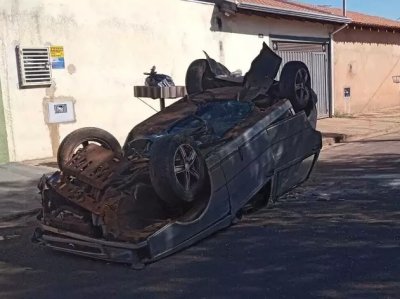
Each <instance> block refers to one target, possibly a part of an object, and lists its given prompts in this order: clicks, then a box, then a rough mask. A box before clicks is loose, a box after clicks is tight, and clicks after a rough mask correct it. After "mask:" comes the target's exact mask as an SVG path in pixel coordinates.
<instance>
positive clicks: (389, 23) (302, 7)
mask: <svg viewBox="0 0 400 299" xmlns="http://www.w3.org/2000/svg"><path fill="white" fill-rule="evenodd" d="M237 2H238V3H246V4H253V5H258V6H265V7H270V8H277V9H283V10H290V11H301V12H306V13H318V14H325V15H332V16H338V17H340V16H343V13H342V9H341V8H334V7H326V6H318V5H312V4H306V3H301V2H298V1H290V0H238V1H237ZM346 16H347V17H348V18H350V19H351V24H354V25H360V26H370V27H377V28H386V29H400V22H398V21H394V20H390V19H386V18H383V17H379V16H372V15H367V14H363V13H359V12H355V11H347V14H346Z"/></svg>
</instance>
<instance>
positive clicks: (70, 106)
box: [47, 101, 75, 124]
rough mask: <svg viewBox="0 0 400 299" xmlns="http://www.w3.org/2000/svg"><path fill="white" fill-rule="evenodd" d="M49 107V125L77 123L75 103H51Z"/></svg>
mask: <svg viewBox="0 0 400 299" xmlns="http://www.w3.org/2000/svg"><path fill="white" fill-rule="evenodd" d="M48 105H49V106H48V109H49V110H48V120H47V122H48V123H50V124H54V123H69V122H74V121H75V111H74V103H73V101H63V102H50V103H48Z"/></svg>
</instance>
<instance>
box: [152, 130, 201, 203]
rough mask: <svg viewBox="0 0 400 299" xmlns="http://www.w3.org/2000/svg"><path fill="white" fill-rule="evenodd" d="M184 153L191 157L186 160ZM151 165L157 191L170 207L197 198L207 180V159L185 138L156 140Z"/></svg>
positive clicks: (176, 137) (168, 137) (172, 137)
mask: <svg viewBox="0 0 400 299" xmlns="http://www.w3.org/2000/svg"><path fill="white" fill-rule="evenodd" d="M182 151H183V152H184V156H183V155H182ZM185 156H186V158H188V159H187V160H186V159H185V161H183V159H184V157H185ZM189 158H190V159H189ZM191 159H192V160H191ZM149 167H150V179H151V182H152V185H153V187H154V190H155V191H156V193H157V194H158V196H159V197H160V198H161V199H162V200H163V201H164V202H165V203H166V204H168V205H169V206H171V207H177V206H179V205H182V204H184V203H188V202H192V201H193V200H195V199H196V197H197V195H198V194H199V193H200V191H201V190H202V188H203V187H204V185H205V182H206V177H207V175H206V170H205V161H204V159H203V157H202V156H201V154H200V152H199V150H198V148H197V146H196V145H195V144H194V143H193V141H191V140H190V139H188V138H186V137H182V136H176V135H175V136H165V137H162V138H160V139H159V140H157V141H155V142H154V143H153V144H152V146H151V156H150V163H149ZM186 183H187V184H186ZM184 185H185V186H184Z"/></svg>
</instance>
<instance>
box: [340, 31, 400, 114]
mask: <svg viewBox="0 0 400 299" xmlns="http://www.w3.org/2000/svg"><path fill="white" fill-rule="evenodd" d="M334 41H335V42H334V51H335V56H334V57H335V61H334V76H335V114H343V113H345V114H356V113H362V112H367V111H373V110H376V109H380V108H385V107H392V106H399V105H400V84H394V83H393V80H392V76H396V75H400V34H399V33H395V34H394V33H392V32H386V31H380V32H378V31H376V30H375V31H369V30H365V29H364V30H360V29H358V30H354V29H353V28H350V29H346V30H344V31H341V32H340V33H338V34H337V35H336V36H335V38H334ZM345 87H350V88H351V98H350V100H345V99H344V96H343V89H344V88H345Z"/></svg>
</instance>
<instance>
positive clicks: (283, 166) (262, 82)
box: [33, 44, 321, 269]
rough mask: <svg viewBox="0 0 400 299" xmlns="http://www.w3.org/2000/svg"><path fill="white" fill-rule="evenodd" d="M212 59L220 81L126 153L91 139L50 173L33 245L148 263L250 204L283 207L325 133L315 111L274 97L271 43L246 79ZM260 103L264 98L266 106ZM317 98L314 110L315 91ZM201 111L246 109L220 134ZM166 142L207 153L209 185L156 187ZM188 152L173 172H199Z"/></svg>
mask: <svg viewBox="0 0 400 299" xmlns="http://www.w3.org/2000/svg"><path fill="white" fill-rule="evenodd" d="M207 61H208V62H207V63H208V67H209V70H211V72H210V73H211V74H212V76H214V77H213V79H214V81H213V80H209V81H208V84H210V82H213V84H216V85H217V86H211V88H210V87H208V88H206V89H205V90H200V91H199V92H197V93H191V94H189V95H188V96H186V97H184V98H183V99H181V100H180V101H178V102H176V103H174V104H173V105H171V106H169V107H167V108H166V109H165V110H163V111H161V112H159V113H157V114H155V115H154V116H152V117H151V118H149V119H147V120H145V121H144V122H143V123H141V124H139V125H137V126H136V127H135V128H134V129H133V130H132V131H131V132H130V134H129V135H128V137H127V140H126V142H125V144H124V147H123V153H122V154H117V153H116V152H115V151H113V150H111V149H109V148H106V147H104V146H99V145H98V144H86V146H85V147H83V148H82V149H80V150H79V151H77V152H75V153H74V155H73V156H72V157H71V159H69V160H68V161H66V163H65V165H63V167H62V170H61V171H57V172H55V173H53V174H51V175H44V176H43V177H42V179H41V180H40V182H39V190H40V192H41V195H42V211H41V213H40V215H39V217H38V218H39V220H40V222H41V223H40V225H39V226H38V227H37V228H36V230H35V232H34V235H33V241H34V242H37V243H39V244H41V245H45V246H47V247H49V248H52V249H55V250H58V251H63V252H68V253H73V254H76V255H81V256H86V257H90V258H95V259H102V260H107V261H113V262H120V263H127V264H131V265H132V267H133V268H135V269H140V268H143V266H144V265H145V264H146V263H150V262H154V261H156V260H159V259H161V258H163V257H165V256H168V255H170V254H172V253H174V252H177V251H179V250H181V249H183V248H185V247H188V246H190V245H192V244H194V243H195V242H197V241H199V240H201V239H204V238H205V237H207V236H209V235H211V234H212V233H214V232H216V231H219V230H221V229H223V228H226V227H228V226H230V225H231V224H232V223H234V222H235V221H236V220H237V219H238V218H240V216H241V215H242V214H243V213H244V212H245V211H246V210H254V209H256V208H259V207H262V206H266V205H269V204H272V203H274V202H275V201H276V200H277V198H278V197H279V196H281V195H283V194H284V193H286V192H287V191H288V190H290V189H291V188H294V187H296V186H298V185H299V184H301V183H302V182H304V181H305V180H307V179H308V177H309V176H310V173H311V171H312V169H313V167H314V165H315V163H316V161H317V159H318V155H319V152H320V149H321V134H320V132H318V131H316V130H315V127H314V125H313V124H312V122H310V111H308V113H307V111H306V109H294V107H295V106H296V105H293V102H292V101H291V100H289V99H287V98H283V97H280V96H279V95H277V94H274V92H273V86H274V84H275V85H276V81H274V80H273V78H274V77H275V75H276V73H277V71H278V69H279V65H280V63H281V60H280V58H279V57H277V56H276V55H275V54H274V53H273V52H272V51H271V50H270V49H269V48H268V47H266V45H265V44H264V46H263V49H262V50H261V52H260V55H259V56H257V57H256V59H255V60H254V61H253V63H252V67H251V68H250V71H249V72H248V73H247V74H246V76H245V77H244V78H239V79H238V78H237V77H235V78H234V77H232V76H229V75H228V76H225V77H224V76H223V75H221V74H218V70H215V68H218V67H220V65H218V64H216V63H215V61H213V60H212V59H210V58H209V57H207ZM213 67H214V69H213ZM260 78H261V79H260ZM189 79H190V78H189ZM189 81H190V80H189ZM189 84H190V82H189ZM187 85H188V79H187ZM271 94H272V96H271ZM232 99H233V100H232ZM260 99H261V102H263V104H257V101H259V100H260ZM265 99H267V100H266V101H267V104H265V102H266V101H265ZM310 101H313V105H314V107H315V101H316V99H315V97H314V98H313V99H310ZM218 105H219V106H218ZM199 107H202V108H201V109H203V110H204V111H205V112H204V114H203V115H208V114H207V113H209V110H207V109H214V107H217V108H218V107H219V108H218V109H222V110H223V111H227V110H226V109H233V110H232V111H239V112H237V115H240V117H241V118H240V119H239V118H238V119H235V118H232V117H234V116H235V113H231V114H229V115H230V116H229V117H231V118H229V117H228V118H227V120H228V121H230V122H231V125H230V127H229V128H228V129H226V130H224V131H221V132H219V131H218V130H220V127H221V123H217V125H216V126H215V128H214V129H210V128H208V127H207V123H205V124H204V120H203V119H200V120H198V118H201V117H203V115H202V114H199V113H198V111H200V108H199ZM210 107H211V108H210ZM221 107H222V108H221ZM248 107H250V108H248ZM235 109H236V110H235ZM240 109H242V110H240ZM243 109H244V110H243ZM246 109H247V110H246ZM296 110H297V111H296ZM243 111H245V112H243ZM196 113H197V114H196ZM199 115H200V116H199ZM210 115H211V114H210ZM243 115H245V116H244V117H243ZM208 116H209V115H208ZM208 116H207V117H208ZM232 119H233V120H232ZM182 120H183V122H182ZM214 120H215V118H214ZM199 122H200V123H201V126H198V123H199ZM194 123H196V126H193V124H194ZM166 138H167V139H168V140H167V141H168V142H171V138H172V140H174V142H177V140H178V141H179V142H180V140H181V139H182V140H189V139H190V140H191V141H190V142H186V143H182V144H186V145H193V147H194V148H196V151H195V152H193V156H196V155H198V156H199V157H200V156H201V158H202V159H203V162H204V170H205V174H204V177H205V178H206V182H205V183H204V184H203V185H202V187H201V188H200V189H199V190H200V191H199V193H198V195H196V197H194V198H190V200H187V201H182V200H176V201H168V200H164V199H163V197H164V194H160V189H157V188H156V187H155V186H154V181H153V177H154V178H158V177H157V176H161V178H163V177H162V176H163V174H162V173H161V174H157V165H155V166H154V165H153V164H154V163H157V162H154V161H159V160H160V159H161V158H162V154H160V153H162V151H159V152H158V155H156V154H154V156H152V153H153V152H154V151H156V150H155V149H153V148H157V147H156V146H155V144H157V142H158V143H160V140H161V139H166ZM164 142H165V141H164ZM162 145H163V144H162ZM164 146H165V144H164ZM159 147H160V146H159ZM161 148H162V146H161ZM177 148H178V149H179V148H180V147H179V146H178V147H177ZM176 153H179V151H178V150H176V151H175V154H176ZM183 155H185V152H184V151H183ZM175 156H176V155H175ZM186 158H187V160H184V162H185V163H184V164H181V165H180V166H176V165H175V168H174V169H175V170H176V169H179V172H181V173H183V174H185V175H186V176H185V175H182V176H181V177H182V178H183V179H185V178H186V179H187V178H189V181H190V180H192V181H193V180H195V179H196V178H198V176H199V174H198V173H196V171H198V169H197V170H196V171H195V170H193V172H192V173H191V172H190V171H191V168H190V167H191V165H190V164H191V162H190V159H189V158H188V157H186ZM157 159H158V160H157ZM174 161H176V160H174ZM178 162H179V159H178ZM152 163H153V164H152ZM193 163H194V162H193ZM152 165H153V166H152ZM151 167H153V168H154V169H155V170H153V173H152V172H151V169H150V168H151ZM185 167H186V168H185ZM149 169H150V170H149ZM159 172H162V171H161V170H160V171H159ZM149 173H150V174H149ZM177 173H178V171H176V174H177ZM185 184H186V185H187V184H189V185H188V186H189V187H190V184H191V183H190V182H189V183H188V182H187V181H184V183H183V185H185ZM160 198H161V200H160Z"/></svg>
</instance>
